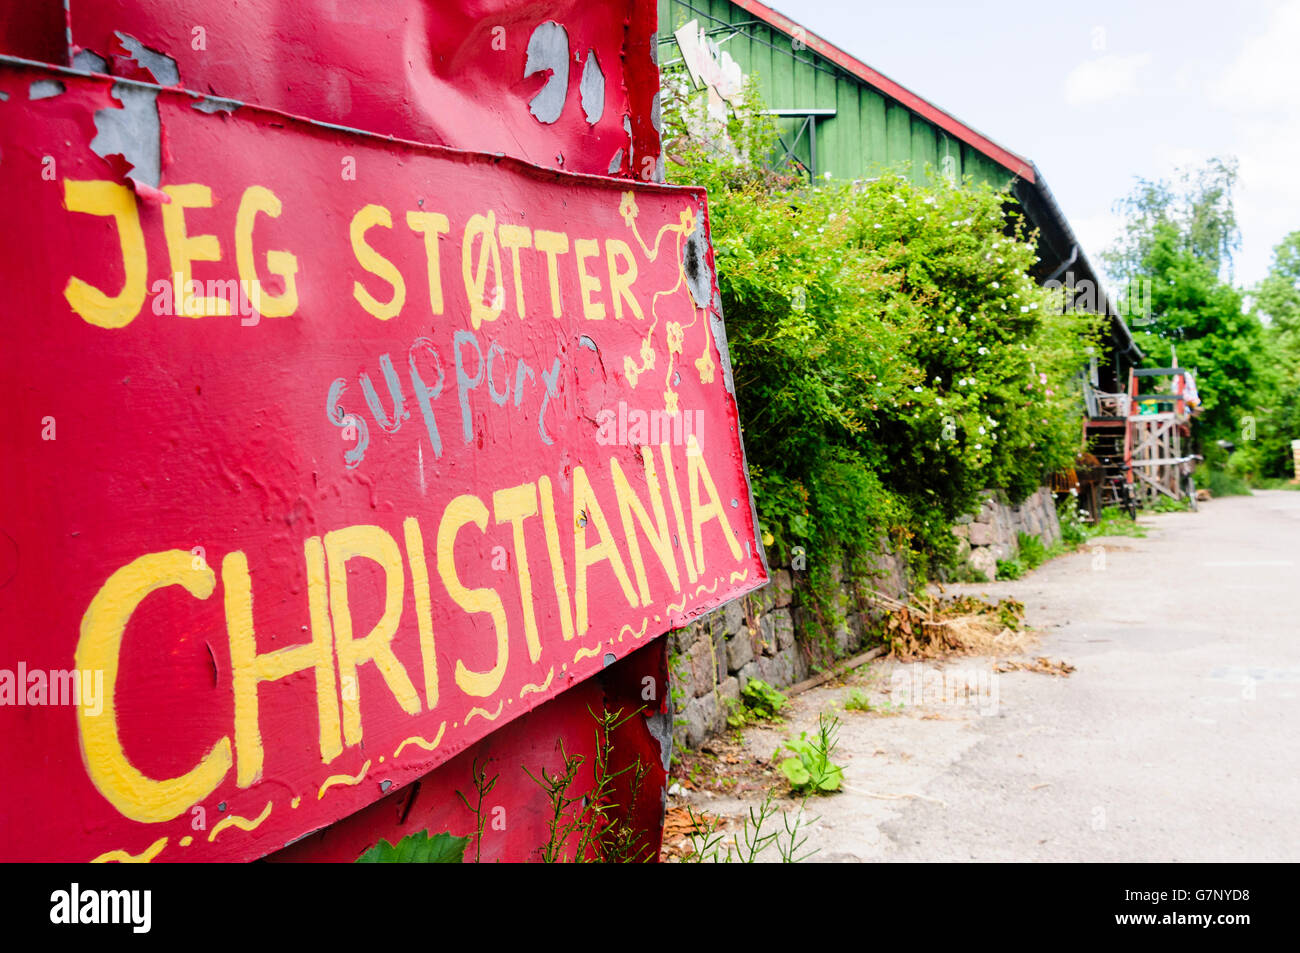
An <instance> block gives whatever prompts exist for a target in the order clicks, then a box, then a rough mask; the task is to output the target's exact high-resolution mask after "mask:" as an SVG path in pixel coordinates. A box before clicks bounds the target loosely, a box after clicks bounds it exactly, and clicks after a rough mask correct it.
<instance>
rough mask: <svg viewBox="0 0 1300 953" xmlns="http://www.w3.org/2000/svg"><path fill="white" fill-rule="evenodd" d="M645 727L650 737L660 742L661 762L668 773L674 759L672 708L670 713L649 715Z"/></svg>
mask: <svg viewBox="0 0 1300 953" xmlns="http://www.w3.org/2000/svg"><path fill="white" fill-rule="evenodd" d="M645 726H646V728H647V729H649V731H650V736H651V737H652V738H654V740H655V741H657V742H659V760H660V762H661V763H662V764H663V766H664V770H665V771H667V770H668V769H669V767H670V766H671V764H672V757H673V713H672V706H671V705H670V706H669V710H668V711H660V712H655V713H654V714H652V715H647V716H646V720H645Z"/></svg>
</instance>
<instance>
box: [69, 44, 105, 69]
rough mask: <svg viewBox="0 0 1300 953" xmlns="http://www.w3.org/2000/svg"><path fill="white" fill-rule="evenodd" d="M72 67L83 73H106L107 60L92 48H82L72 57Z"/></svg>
mask: <svg viewBox="0 0 1300 953" xmlns="http://www.w3.org/2000/svg"><path fill="white" fill-rule="evenodd" d="M72 68H73V69H75V70H80V71H81V72H83V73H107V72H108V60H106V59H104V57H102V56H100V55H99V54H98V53H96V52H94V51H92V50H82V51H81V52H80V53H78V54H77V55H76V56H74V57H73V58H72Z"/></svg>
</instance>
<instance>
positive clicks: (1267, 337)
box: [1234, 230, 1300, 477]
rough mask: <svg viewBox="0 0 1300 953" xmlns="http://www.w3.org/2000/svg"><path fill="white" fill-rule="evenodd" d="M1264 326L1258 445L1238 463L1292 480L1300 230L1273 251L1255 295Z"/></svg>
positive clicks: (1298, 401)
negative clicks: (1262, 385)
mask: <svg viewBox="0 0 1300 953" xmlns="http://www.w3.org/2000/svg"><path fill="white" fill-rule="evenodd" d="M1255 313H1256V315H1257V316H1258V317H1259V318H1260V320H1261V323H1262V324H1263V325H1264V333H1263V342H1262V350H1261V359H1260V361H1259V362H1258V364H1259V367H1260V376H1261V378H1262V379H1263V381H1264V387H1263V391H1264V394H1265V395H1266V396H1265V399H1264V400H1263V401H1262V406H1261V412H1260V419H1259V421H1258V433H1257V439H1256V440H1255V441H1253V442H1251V443H1248V444H1247V445H1246V446H1245V447H1243V449H1242V451H1241V452H1240V453H1239V454H1238V458H1237V459H1235V460H1234V463H1235V464H1236V466H1237V468H1238V469H1239V470H1240V471H1242V472H1243V473H1246V474H1248V475H1254V476H1263V477H1289V476H1290V475H1291V474H1292V472H1293V469H1292V462H1291V461H1292V456H1291V441H1292V440H1300V230H1297V231H1294V232H1292V233H1291V234H1290V235H1288V236H1287V237H1286V238H1284V239H1283V240H1282V242H1281V243H1280V244H1279V245H1278V246H1277V247H1276V248H1275V249H1274V250H1273V266H1272V268H1271V269H1270V270H1269V273H1268V277H1266V278H1265V279H1264V280H1263V281H1262V282H1260V284H1259V286H1258V287H1257V288H1256V289H1255Z"/></svg>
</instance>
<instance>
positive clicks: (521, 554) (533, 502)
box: [492, 483, 542, 662]
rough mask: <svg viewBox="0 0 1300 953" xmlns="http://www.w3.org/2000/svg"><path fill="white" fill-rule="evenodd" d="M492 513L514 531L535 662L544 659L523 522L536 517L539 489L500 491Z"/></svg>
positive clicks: (526, 628) (521, 593)
mask: <svg viewBox="0 0 1300 953" xmlns="http://www.w3.org/2000/svg"><path fill="white" fill-rule="evenodd" d="M492 512H493V515H494V516H495V517H496V521H497V522H498V523H509V524H510V525H511V527H513V529H514V541H515V572H516V573H517V574H518V576H519V601H520V604H521V605H522V606H523V611H524V639H525V641H527V643H528V658H529V659H530V660H531V661H533V662H536V661H537V660H538V659H539V658H541V657H542V643H541V640H540V639H539V638H538V637H537V613H536V611H535V610H534V608H533V577H532V574H531V573H530V572H529V571H528V547H527V545H526V543H525V541H524V520H526V519H528V517H530V516H536V515H537V487H535V486H534V485H533V484H531V483H525V484H524V485H523V486H516V487H511V488H510V489H508V490H497V491H496V492H495V493H493V494H492Z"/></svg>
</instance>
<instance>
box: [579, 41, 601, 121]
mask: <svg viewBox="0 0 1300 953" xmlns="http://www.w3.org/2000/svg"><path fill="white" fill-rule="evenodd" d="M578 89H579V92H580V93H581V94H582V111H583V112H584V113H585V114H586V116H587V124H588V125H589V126H594V125H596V123H598V122H600V117H601V116H603V115H605V73H604V72H603V71H602V70H601V68H600V61H599V60H597V59H596V51H595V50H588V51H587V65H586V66H584V67H583V68H582V82H581V83H580V84H579V86H578Z"/></svg>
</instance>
